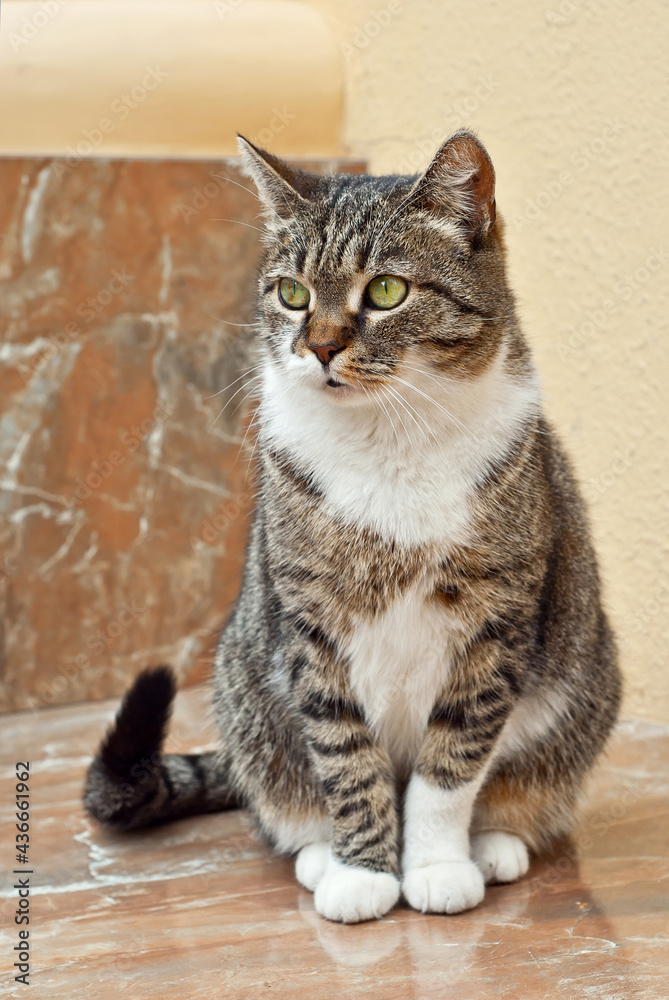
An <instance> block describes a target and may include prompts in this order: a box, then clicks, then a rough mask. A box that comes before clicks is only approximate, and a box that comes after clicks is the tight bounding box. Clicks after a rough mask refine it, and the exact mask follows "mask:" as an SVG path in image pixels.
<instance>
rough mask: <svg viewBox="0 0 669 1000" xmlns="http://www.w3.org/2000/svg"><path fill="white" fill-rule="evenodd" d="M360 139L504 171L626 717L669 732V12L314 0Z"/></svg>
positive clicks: (613, 3)
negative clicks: (335, 50)
mask: <svg viewBox="0 0 669 1000" xmlns="http://www.w3.org/2000/svg"><path fill="white" fill-rule="evenodd" d="M312 4H313V5H314V6H316V7H318V8H319V9H320V10H322V11H323V12H324V13H325V14H327V15H328V16H329V17H330V20H331V24H332V27H333V30H334V31H335V32H336V34H337V35H338V37H339V40H340V43H341V48H342V57H343V59H344V65H345V69H346V78H347V102H348V103H347V113H346V133H345V139H346V143H347V144H348V149H349V152H351V153H354V154H356V155H359V156H363V157H367V158H368V160H369V163H370V166H371V169H372V170H373V171H374V172H384V171H389V172H390V171H395V170H407V169H409V168H410V165H414V164H415V165H416V166H415V167H414V169H416V168H417V166H418V165H422V164H424V163H425V162H426V158H427V156H428V154H429V150H431V149H432V148H433V146H434V145H435V142H437V141H438V139H439V138H440V137H442V136H445V135H447V134H448V133H449V132H451V131H452V130H453V129H454V128H457V127H459V126H461V125H465V124H466V125H469V126H472V127H474V128H475V129H477V130H478V131H479V133H480V135H481V137H482V138H483V140H484V141H485V142H486V144H487V145H488V147H489V149H490V152H491V154H492V156H493V160H494V161H495V163H496V165H497V171H498V206H499V208H500V211H501V212H502V213H503V215H504V216H505V218H506V221H507V229H508V243H509V251H510V264H511V275H512V279H513V283H514V286H515V289H516V291H517V295H518V302H519V306H520V312H521V315H522V318H523V322H524V327H525V330H526V333H527V335H528V337H529V339H530V341H531V343H532V345H533V347H534V350H535V354H536V358H537V362H538V365H539V369H540V371H541V374H542V378H543V384H544V390H545V398H546V405H547V409H548V412H549V414H550V416H551V417H552V419H553V420H554V421H555V423H556V424H557V426H558V428H559V430H560V432H561V434H562V437H563V439H564V441H565V442H566V444H567V446H568V448H569V451H570V453H571V455H572V456H573V459H574V461H575V463H576V466H577V469H578V471H579V473H580V476H581V480H582V482H583V483H584V485H585V489H586V492H587V495H588V499H589V501H590V508H591V513H592V519H593V522H594V530H595V534H596V541H597V544H598V548H599V552H600V554H601V566H602V571H603V576H604V580H605V587H606V598H607V603H608V606H609V608H610V610H611V613H612V617H613V620H614V623H615V626H616V628H617V631H618V634H619V637H620V644H621V650H622V660H623V666H624V670H625V675H626V678H627V685H626V706H625V708H626V711H627V712H628V713H634V714H638V715H642V716H645V717H647V718H650V719H658V720H665V721H666V720H669V670H668V669H667V653H666V639H667V632H668V628H667V609H668V607H669V572H668V571H667V568H666V566H667V560H666V556H667V539H668V535H669V532H668V530H667V529H668V527H669V525H668V520H669V519H668V517H667V472H666V464H667V463H666V459H667V437H668V436H669V431H668V426H669V413H668V412H667V395H668V394H667V391H666V384H667V370H668V362H669V338H668V337H667V315H668V313H669V301H668V300H669V296H668V295H667V288H668V278H669V238H668V237H667V223H668V222H669V209H668V204H669V199H668V197H667V193H666V179H667V152H668V138H667V137H668V134H669V129H668V125H669V122H668V111H667V108H669V85H668V78H667V73H666V66H667V59H666V40H667V37H668V29H669V24H668V21H669V17H668V14H669V10H668V8H667V6H666V4H665V5H662V4H658V3H655V2H652V0H639V2H636V3H633V4H632V3H624V2H621V0H607V2H604V0H592V2H591V0H545V2H530V0H508V2H507V3H504V4H501V3H499V2H493V0H480V2H478V3H476V4H474V3H471V0H452V2H438V0H394V2H392V0H391V2H390V3H388V2H387V0H359V2H356V0H312Z"/></svg>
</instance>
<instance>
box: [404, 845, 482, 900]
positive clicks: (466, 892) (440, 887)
mask: <svg viewBox="0 0 669 1000" xmlns="http://www.w3.org/2000/svg"><path fill="white" fill-rule="evenodd" d="M402 892H403V894H404V898H405V899H406V901H407V903H408V904H409V906H412V907H413V908H414V910H420V911H421V912H422V913H461V912H462V910H471V908H472V907H473V906H476V905H477V904H478V903H480V902H481V900H482V899H483V896H484V895H485V885H484V882H483V876H482V875H481V872H480V871H479V869H478V868H477V867H476V865H475V864H473V862H471V861H470V860H469V859H468V858H463V859H462V860H461V861H442V862H440V863H439V864H435V865H426V866H425V867H424V868H411V869H409V871H407V872H406V874H405V875H404V881H403V882H402Z"/></svg>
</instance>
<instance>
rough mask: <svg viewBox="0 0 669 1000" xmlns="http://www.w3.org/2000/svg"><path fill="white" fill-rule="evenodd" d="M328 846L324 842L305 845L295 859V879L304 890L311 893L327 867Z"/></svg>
mask: <svg viewBox="0 0 669 1000" xmlns="http://www.w3.org/2000/svg"><path fill="white" fill-rule="evenodd" d="M329 857H330V845H329V844H328V843H326V842H325V841H319V842H318V843H316V844H307V846H306V847H303V848H302V850H301V851H300V852H299V854H298V855H297V858H296V859H295V878H296V879H297V881H298V882H299V883H300V885H303V886H304V888H305V889H309V891H310V892H313V891H314V889H315V888H316V886H317V885H318V883H319V882H320V880H321V879H322V877H323V875H324V874H325V869H326V868H327V866H328V858H329Z"/></svg>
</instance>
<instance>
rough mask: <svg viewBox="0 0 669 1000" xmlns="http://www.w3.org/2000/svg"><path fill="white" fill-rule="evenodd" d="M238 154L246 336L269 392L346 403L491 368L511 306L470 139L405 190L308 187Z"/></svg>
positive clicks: (451, 142)
mask: <svg viewBox="0 0 669 1000" xmlns="http://www.w3.org/2000/svg"><path fill="white" fill-rule="evenodd" d="M239 144H240V149H241V152H242V156H243V159H244V162H245V165H246V167H247V169H248V171H249V172H250V174H251V175H252V177H253V178H254V180H255V183H256V185H257V188H258V192H259V195H260V198H261V201H262V203H263V206H264V209H265V216H266V220H265V224H266V235H265V246H266V252H265V255H264V259H263V263H262V266H261V275H260V283H259V312H260V324H261V331H262V336H263V337H264V342H265V345H266V357H267V360H268V361H269V363H270V365H271V367H272V368H273V369H274V370H275V371H276V372H278V373H280V376H281V378H282V379H285V380H288V381H289V382H290V383H291V384H294V385H295V386H296V387H297V386H298V385H299V386H303V387H307V388H310V389H311V390H313V391H316V392H318V393H321V394H323V395H324V396H325V397H326V398H330V399H332V400H333V401H335V400H336V401H337V402H339V403H349V404H351V403H365V402H369V401H370V400H371V399H374V398H376V397H377V395H378V393H379V390H380V389H381V388H382V387H386V388H387V387H392V386H393V385H395V387H396V388H398V389H399V388H400V384H401V382H403V383H404V384H406V383H407V382H411V384H412V385H413V384H415V383H416V381H417V379H419V378H420V377H421V372H423V373H425V372H428V373H429V372H432V373H434V372H435V370H437V371H438V372H439V373H441V377H442V378H445V379H446V378H447V379H448V380H449V381H451V380H456V381H457V382H459V383H461V382H463V381H471V380H472V379H476V378H477V377H478V376H479V375H480V374H481V373H483V372H484V371H485V370H486V369H487V368H488V367H489V366H490V365H491V364H492V362H493V360H494V359H495V357H496V356H497V355H498V353H499V349H500V344H501V343H502V341H503V339H504V331H505V328H506V326H507V319H508V317H509V316H510V315H511V313H512V311H513V305H512V299H511V296H510V293H509V291H508V288H507V285H506V280H505V269H504V248H503V243H502V238H501V233H500V229H501V226H500V222H499V220H496V212H495V172H494V169H493V165H492V163H491V160H490V157H489V156H488V153H487V152H486V150H485V148H484V146H483V145H482V143H481V141H480V140H479V139H478V138H477V137H476V136H475V135H474V134H473V133H471V132H467V131H461V132H456V133H455V134H454V135H452V136H451V137H450V138H449V139H447V140H446V142H444V144H443V145H442V146H441V148H440V149H439V150H438V151H437V153H436V155H435V157H434V159H433V160H432V162H431V163H430V165H429V167H428V168H427V170H426V171H425V173H424V174H422V175H421V176H418V177H403V176H389V177H370V176H367V175H356V174H335V175H332V176H319V175H316V174H313V173H309V172H306V171H303V170H299V169H297V168H296V167H294V166H291V165H289V164H288V163H286V162H285V161H283V160H281V159H279V158H278V157H276V156H274V155H273V154H271V153H268V152H266V151H265V150H261V149H258V148H256V147H255V146H253V145H252V144H251V143H249V142H248V141H247V140H245V139H243V138H241V137H240V140H239Z"/></svg>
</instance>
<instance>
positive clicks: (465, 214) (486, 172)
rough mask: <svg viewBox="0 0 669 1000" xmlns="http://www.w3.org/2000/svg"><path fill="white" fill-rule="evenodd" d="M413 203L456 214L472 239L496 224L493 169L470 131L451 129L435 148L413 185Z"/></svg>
mask: <svg viewBox="0 0 669 1000" xmlns="http://www.w3.org/2000/svg"><path fill="white" fill-rule="evenodd" d="M415 196H416V201H415V202H414V204H418V205H422V207H424V208H427V209H428V210H430V211H432V212H435V213H436V214H438V215H450V216H453V215H454V216H455V217H456V219H457V220H458V222H460V223H462V224H463V225H464V226H465V228H466V229H467V231H468V232H469V235H470V236H471V238H472V239H477V238H478V239H480V238H481V237H483V236H485V234H486V233H487V232H488V230H489V229H491V228H492V227H493V226H494V224H495V169H494V167H493V165H492V160H491V159H490V157H489V156H488V152H487V150H486V148H485V146H484V145H483V143H482V142H481V140H480V139H479V138H478V136H476V135H474V133H473V132H468V131H466V130H464V129H463V130H462V131H460V132H454V133H453V135H451V136H449V138H448V139H447V140H446V142H445V143H444V144H443V145H442V146H441V148H440V149H439V150H438V151H437V153H436V155H435V156H434V159H433V160H432V163H431V164H430V165H429V167H428V168H427V170H426V171H425V173H424V174H423V176H422V177H421V178H420V179H419V180H418V182H417V184H416V188H415Z"/></svg>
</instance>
